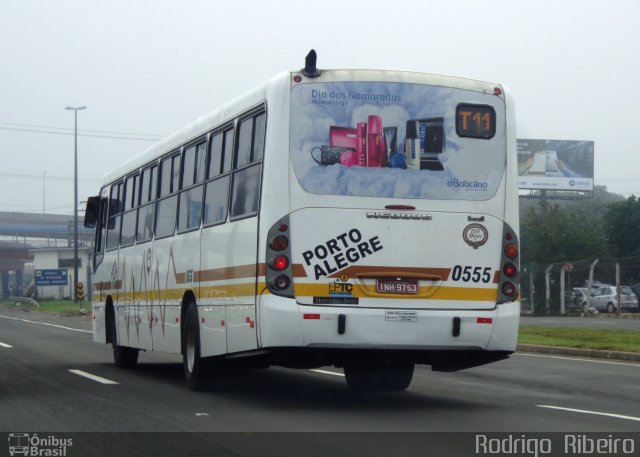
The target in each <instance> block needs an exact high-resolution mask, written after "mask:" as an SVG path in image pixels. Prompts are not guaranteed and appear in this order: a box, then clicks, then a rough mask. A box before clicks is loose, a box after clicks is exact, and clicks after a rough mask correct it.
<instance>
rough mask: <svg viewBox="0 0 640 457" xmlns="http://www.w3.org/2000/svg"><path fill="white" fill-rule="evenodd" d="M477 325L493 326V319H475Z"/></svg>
mask: <svg viewBox="0 0 640 457" xmlns="http://www.w3.org/2000/svg"><path fill="white" fill-rule="evenodd" d="M476 323H477V324H493V317H479V318H477V319H476Z"/></svg>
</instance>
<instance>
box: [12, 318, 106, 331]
mask: <svg viewBox="0 0 640 457" xmlns="http://www.w3.org/2000/svg"><path fill="white" fill-rule="evenodd" d="M0 317H1V318H3V319H10V320H12V321H21V322H27V323H29V324H38V325H47V326H49V327H57V328H62V329H65V330H72V331H74V332H83V333H93V332H92V331H91V330H80V329H79V328H72V327H65V326H63V325H56V324H49V323H48V322H36V321H30V320H28V319H19V318H17V317H9V316H3V315H1V314H0Z"/></svg>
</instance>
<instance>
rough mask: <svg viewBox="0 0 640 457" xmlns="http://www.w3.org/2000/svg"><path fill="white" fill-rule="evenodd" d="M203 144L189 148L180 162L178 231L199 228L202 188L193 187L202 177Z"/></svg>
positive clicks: (204, 147)
mask: <svg viewBox="0 0 640 457" xmlns="http://www.w3.org/2000/svg"><path fill="white" fill-rule="evenodd" d="M206 150H207V147H206V143H205V142H201V143H198V144H197V145H194V146H191V147H189V148H188V149H187V150H186V151H185V152H184V160H183V162H182V190H181V191H180V201H179V206H178V231H184V230H189V229H194V228H197V227H200V218H201V215H202V191H203V188H204V186H203V185H197V186H195V187H194V186H193V185H194V184H197V183H199V182H201V181H202V178H201V177H200V176H202V177H204V173H203V172H204V155H205V153H206Z"/></svg>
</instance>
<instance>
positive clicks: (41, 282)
mask: <svg viewBox="0 0 640 457" xmlns="http://www.w3.org/2000/svg"><path fill="white" fill-rule="evenodd" d="M35 274H36V286H66V285H67V284H68V283H69V279H68V277H67V270H64V269H55V270H54V269H49V270H35Z"/></svg>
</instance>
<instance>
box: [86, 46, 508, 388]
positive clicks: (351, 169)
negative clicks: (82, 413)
mask: <svg viewBox="0 0 640 457" xmlns="http://www.w3.org/2000/svg"><path fill="white" fill-rule="evenodd" d="M514 126H515V122H514V108H513V104H512V101H511V98H510V96H509V94H508V93H507V91H506V90H505V88H504V87H502V86H501V85H498V84H493V83H485V82H480V81H475V80H470V79H463V78H457V77H450V76H441V75H433V74H426V73H417V72H402V71H383V70H322V71H320V70H318V69H317V67H316V65H315V52H314V51H312V52H311V53H309V55H308V56H307V61H306V66H305V68H304V69H302V70H300V71H292V72H286V73H283V74H280V75H278V76H275V77H274V78H273V79H271V80H269V81H267V82H266V83H264V84H263V85H261V86H260V87H258V88H256V89H254V90H253V91H251V92H249V93H248V94H246V95H244V96H242V97H240V98H237V99H235V100H233V101H231V102H229V103H227V104H226V105H224V106H222V107H220V108H219V109H216V110H215V111H213V112H212V113H210V114H208V115H206V116H203V117H201V118H200V119H198V120H197V121H195V122H194V123H192V124H191V125H189V126H187V127H185V128H184V129H182V130H180V131H178V132H177V133H175V134H174V135H172V136H170V137H169V138H167V139H165V140H164V141H162V142H160V143H159V144H157V145H155V146H152V147H151V148H149V149H147V150H146V151H144V152H143V153H141V154H140V155H139V156H137V157H135V158H133V159H131V160H130V161H129V162H128V163H126V164H124V165H122V166H120V167H119V168H117V169H116V170H115V171H113V172H112V173H110V174H108V175H107V176H106V177H105V180H104V183H103V185H102V188H101V191H100V194H99V196H97V197H92V198H90V199H89V202H88V204H87V211H86V219H85V225H86V226H90V227H95V228H96V235H95V252H94V260H93V269H94V279H93V284H94V285H93V288H94V290H93V318H94V320H93V323H94V324H93V334H94V340H95V341H96V342H99V343H110V344H112V345H113V352H114V359H115V363H116V365H117V366H119V367H123V368H132V367H135V366H136V364H137V361H138V352H139V351H140V350H145V351H164V352H169V353H175V354H182V359H183V366H184V373H185V378H186V382H187V385H188V387H189V388H190V389H194V390H196V389H201V388H204V387H206V386H208V385H211V384H210V383H211V382H215V379H216V377H218V376H220V375H221V373H222V372H223V371H224V370H225V369H226V368H227V367H228V366H229V365H234V364H237V363H240V362H242V363H243V364H248V365H256V366H269V365H280V366H285V367H294V368H316V367H320V366H327V365H333V366H336V367H341V368H343V369H344V374H345V377H346V381H347V384H348V386H349V387H350V388H352V389H376V390H403V389H406V388H407V387H408V386H409V384H410V382H411V379H412V376H413V371H414V365H415V364H427V365H430V366H431V367H432V369H433V370H439V371H456V370H461V369H465V368H469V367H473V366H478V365H482V364H486V363H490V362H494V361H498V360H502V359H505V358H507V357H508V356H509V355H510V354H511V353H512V352H513V351H515V349H516V341H517V334H518V322H519V300H518V278H519V271H518V269H519V252H518V250H519V246H518V192H517V172H516V171H517V161H516V146H515V145H516V140H515V130H514Z"/></svg>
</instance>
